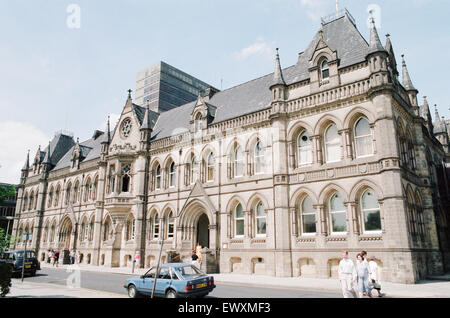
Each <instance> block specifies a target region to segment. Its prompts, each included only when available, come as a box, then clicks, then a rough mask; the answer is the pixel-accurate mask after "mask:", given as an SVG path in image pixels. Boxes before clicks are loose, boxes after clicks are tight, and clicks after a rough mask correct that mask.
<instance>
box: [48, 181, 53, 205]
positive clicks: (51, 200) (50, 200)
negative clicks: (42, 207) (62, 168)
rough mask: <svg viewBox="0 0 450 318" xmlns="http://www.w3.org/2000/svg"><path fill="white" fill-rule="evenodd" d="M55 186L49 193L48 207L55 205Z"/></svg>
mask: <svg viewBox="0 0 450 318" xmlns="http://www.w3.org/2000/svg"><path fill="white" fill-rule="evenodd" d="M53 192H54V191H53V186H52V187H51V188H50V192H49V193H48V204H47V207H49V208H50V207H51V206H52V203H53Z"/></svg>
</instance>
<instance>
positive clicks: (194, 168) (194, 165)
mask: <svg viewBox="0 0 450 318" xmlns="http://www.w3.org/2000/svg"><path fill="white" fill-rule="evenodd" d="M198 165H199V163H198V160H197V158H196V157H195V156H192V158H191V162H190V163H189V183H190V184H194V183H195V182H196V181H197V180H198V178H199V167H198Z"/></svg>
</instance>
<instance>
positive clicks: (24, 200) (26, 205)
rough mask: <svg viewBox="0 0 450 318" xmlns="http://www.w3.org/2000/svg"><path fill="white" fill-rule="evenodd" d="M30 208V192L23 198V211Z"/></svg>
mask: <svg viewBox="0 0 450 318" xmlns="http://www.w3.org/2000/svg"><path fill="white" fill-rule="evenodd" d="M27 208H28V193H26V194H25V198H24V199H23V206H22V211H26V210H27Z"/></svg>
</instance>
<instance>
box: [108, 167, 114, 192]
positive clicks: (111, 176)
mask: <svg viewBox="0 0 450 318" xmlns="http://www.w3.org/2000/svg"><path fill="white" fill-rule="evenodd" d="M115 189H116V166H115V165H111V166H109V173H108V183H107V187H106V193H108V194H110V193H113V192H114V191H115Z"/></svg>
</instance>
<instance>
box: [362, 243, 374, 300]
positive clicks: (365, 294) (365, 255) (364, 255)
mask: <svg viewBox="0 0 450 318" xmlns="http://www.w3.org/2000/svg"><path fill="white" fill-rule="evenodd" d="M361 257H362V259H363V262H364V264H366V265H367V267H368V268H369V276H370V267H369V261H368V260H367V252H366V251H362V252H361ZM369 292H372V288H371V287H370V284H369ZM363 296H367V293H363Z"/></svg>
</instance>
